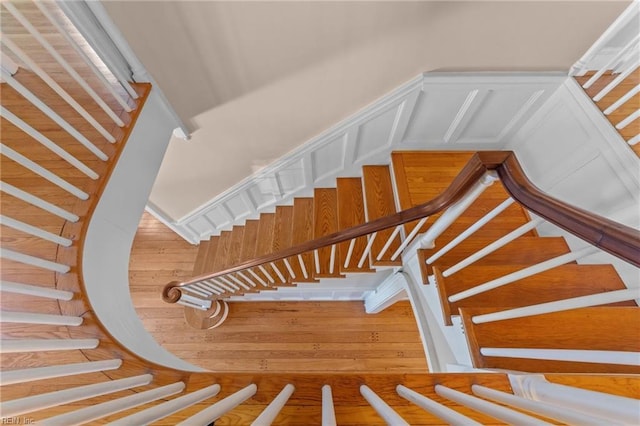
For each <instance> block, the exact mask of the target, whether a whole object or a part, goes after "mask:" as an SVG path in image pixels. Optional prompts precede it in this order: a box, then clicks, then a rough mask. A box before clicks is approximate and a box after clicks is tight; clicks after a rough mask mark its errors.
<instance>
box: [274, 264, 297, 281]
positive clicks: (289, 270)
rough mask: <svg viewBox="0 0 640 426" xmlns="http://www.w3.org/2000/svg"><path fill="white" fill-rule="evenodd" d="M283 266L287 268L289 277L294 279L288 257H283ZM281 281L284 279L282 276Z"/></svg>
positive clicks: (294, 274) (294, 275)
mask: <svg viewBox="0 0 640 426" xmlns="http://www.w3.org/2000/svg"><path fill="white" fill-rule="evenodd" d="M284 266H285V267H286V268H287V272H289V276H290V277H291V279H293V280H295V279H296V273H295V272H294V270H293V268H292V267H291V263H289V259H284ZM274 269H276V273H277V272H278V270H277V268H274ZM281 279H282V282H284V281H285V279H284V277H281Z"/></svg>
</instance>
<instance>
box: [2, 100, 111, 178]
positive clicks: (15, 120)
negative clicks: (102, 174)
mask: <svg viewBox="0 0 640 426" xmlns="http://www.w3.org/2000/svg"><path fill="white" fill-rule="evenodd" d="M0 117H4V118H5V119H6V120H8V121H9V122H10V123H11V124H13V125H14V126H16V127H17V128H19V129H20V130H22V131H23V132H25V133H26V134H28V135H29V136H31V137H32V138H33V139H35V140H36V141H38V142H39V143H40V144H41V145H42V146H44V147H45V148H47V149H48V150H49V151H51V152H53V153H54V154H56V155H57V156H59V157H60V158H62V159H63V160H65V161H66V162H67V163H69V164H70V165H72V166H73V167H75V168H76V169H78V170H80V171H81V172H82V173H84V174H85V175H86V176H88V177H90V178H91V179H93V180H96V179H98V177H99V175H98V174H97V173H96V172H94V171H93V170H91V169H90V168H89V167H88V166H87V165H86V164H84V163H83V162H82V161H80V160H78V159H77V158H75V157H74V156H73V155H71V154H69V153H68V152H67V151H65V150H64V149H62V148H60V147H59V146H58V145H56V144H55V143H54V142H53V141H52V140H51V139H49V138H48V137H46V136H45V135H43V134H42V133H40V132H39V131H37V130H36V129H34V128H33V127H31V126H30V125H28V124H27V123H26V122H25V121H24V120H22V119H21V118H19V117H18V116H16V115H15V114H14V113H12V112H11V111H9V110H8V109H6V108H5V107H4V106H2V105H0Z"/></svg>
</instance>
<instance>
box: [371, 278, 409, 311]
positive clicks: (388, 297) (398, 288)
mask: <svg viewBox="0 0 640 426" xmlns="http://www.w3.org/2000/svg"><path fill="white" fill-rule="evenodd" d="M407 285H408V284H407V280H406V278H405V276H404V275H403V274H399V273H395V274H393V275H390V276H389V277H388V278H387V279H385V280H384V281H383V282H382V283H380V285H379V286H378V287H377V288H376V289H375V290H374V291H372V292H370V293H369V294H368V295H367V297H365V299H364V309H365V312H366V313H368V314H377V313H379V312H382V311H383V310H385V309H387V308H388V307H390V306H391V305H393V304H394V303H396V302H398V301H400V300H406V299H407V292H406V290H405V288H406V286H407Z"/></svg>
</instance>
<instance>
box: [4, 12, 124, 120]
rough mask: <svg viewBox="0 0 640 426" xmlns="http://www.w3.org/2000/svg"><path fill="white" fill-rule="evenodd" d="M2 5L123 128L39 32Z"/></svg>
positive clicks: (17, 13)
mask: <svg viewBox="0 0 640 426" xmlns="http://www.w3.org/2000/svg"><path fill="white" fill-rule="evenodd" d="M2 4H3V5H4V7H5V8H7V10H8V11H9V12H10V13H11V15H13V17H14V18H16V20H17V21H18V22H20V23H21V24H22V26H23V27H25V28H26V29H27V31H29V33H30V34H31V35H32V36H33V37H34V38H35V39H36V40H38V42H39V43H40V44H41V45H42V47H44V48H45V49H46V50H47V52H48V53H49V54H50V55H51V56H53V58H54V59H55V60H56V62H58V63H59V64H60V65H61V66H62V68H64V69H65V71H67V73H69V75H70V76H71V77H72V78H73V79H74V80H75V81H76V83H78V84H79V85H80V86H81V87H82V88H83V89H84V90H85V92H87V94H88V95H89V96H91V99H93V100H94V101H95V103H96V104H98V105H99V106H100V108H101V109H102V110H103V111H104V112H105V113H106V114H107V115H108V116H109V118H111V120H113V122H114V123H116V124H117V125H118V126H120V127H123V126H124V122H123V121H122V120H121V119H120V117H118V116H117V115H116V114H115V113H114V112H113V110H111V108H109V106H108V105H107V104H106V103H105V102H104V101H103V100H102V98H100V96H98V94H97V93H96V92H95V91H94V90H93V89H92V88H91V86H89V84H88V83H87V82H86V81H85V80H84V79H83V78H82V77H81V76H80V74H78V73H77V72H76V70H74V69H73V67H71V65H69V63H68V62H67V61H66V60H65V59H64V58H63V57H62V55H60V54H59V53H58V52H57V51H56V49H55V48H54V47H53V46H51V44H50V43H49V42H48V41H47V40H46V39H45V38H44V37H43V36H42V34H40V32H39V31H38V30H37V29H36V28H35V27H34V26H33V25H32V24H31V23H30V22H29V21H28V20H27V19H26V18H25V17H24V16H23V15H22V13H20V11H18V9H16V7H15V6H14V5H13V4H11V3H10V2H3V3H2Z"/></svg>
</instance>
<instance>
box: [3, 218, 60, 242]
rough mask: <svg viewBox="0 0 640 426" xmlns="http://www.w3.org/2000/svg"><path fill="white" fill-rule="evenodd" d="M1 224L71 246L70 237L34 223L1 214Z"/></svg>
mask: <svg viewBox="0 0 640 426" xmlns="http://www.w3.org/2000/svg"><path fill="white" fill-rule="evenodd" d="M0 224H2V225H4V226H7V227H9V228H13V229H15V230H18V231H20V232H24V233H26V234H29V235H33V236H34V237H38V238H42V239H43V240H47V241H51V242H52V243H56V244H59V245H61V246H64V247H69V246H70V245H71V242H72V241H71V240H70V239H68V238H64V237H61V236H60V235H57V234H54V233H52V232H49V231H45V230H43V229H40V228H37V227H35V226H33V225H29V224H28V223H25V222H22V221H19V220H16V219H13V218H10V217H8V216H4V215H1V214H0Z"/></svg>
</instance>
